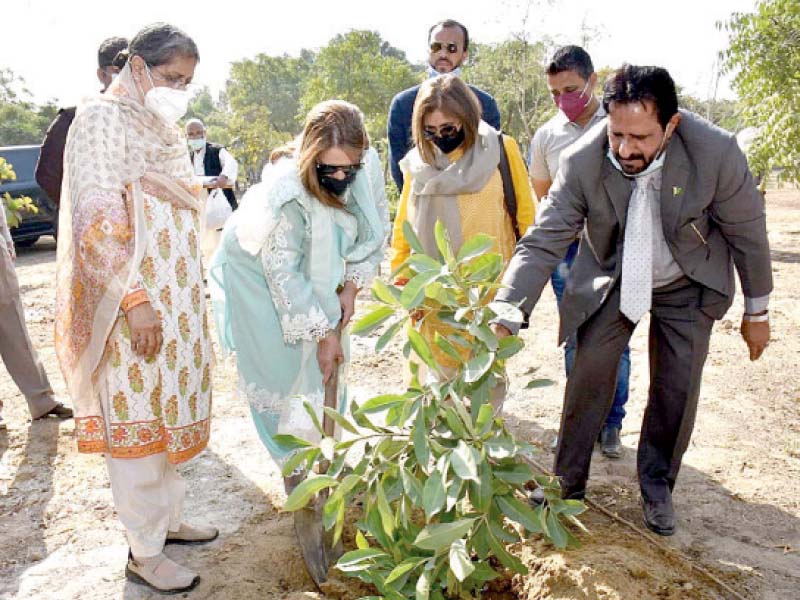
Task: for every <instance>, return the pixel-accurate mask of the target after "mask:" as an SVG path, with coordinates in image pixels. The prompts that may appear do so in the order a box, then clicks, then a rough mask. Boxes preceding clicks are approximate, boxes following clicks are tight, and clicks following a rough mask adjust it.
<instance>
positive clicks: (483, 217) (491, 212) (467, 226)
mask: <svg viewBox="0 0 800 600" xmlns="http://www.w3.org/2000/svg"><path fill="white" fill-rule="evenodd" d="M503 144H504V146H505V149H506V154H507V155H508V163H509V168H510V171H511V180H512V181H513V182H514V191H515V192H516V195H517V226H518V229H519V234H520V235H523V234H524V233H525V231H526V230H527V229H528V227H530V226H531V225H532V224H533V218H534V215H535V214H536V206H535V202H534V200H533V193H532V192H531V185H530V181H529V180H528V171H527V169H526V168H525V162H524V161H523V160H522V154H520V151H519V146H517V142H516V141H514V139H513V138H511V137H509V136H507V135H504V136H503ZM463 154H464V152H463V150H461V149H460V148H458V149H456V150H454V151H453V152H451V153H450V154H449V155H448V158H449V159H450V162H455V161H457V160H458V159H459V158H461V156H463ZM405 182H406V183H405V185H404V186H403V193H402V195H401V197H400V204H399V206H398V208H397V216H396V217H395V220H394V231H393V233H392V259H391V260H392V270H395V269H397V268H398V267H399V266H400V265H401V264H403V261H404V260H405V259H407V258H408V255H409V254H410V253H411V247H410V246H409V245H408V241H407V240H406V239H405V237H404V236H403V221H405V220H406V219H407V218H408V197H409V195H410V193H411V187H410V177H409V175H408V174H407V173H406V174H405ZM458 212H459V214H460V216H461V232H462V237H463V239H464V241H466V240H468V239H469V238H471V237H472V236H474V235H476V234H478V233H485V234H487V235H490V236H492V237H493V238H495V240H496V246H495V248H494V252H498V253H499V254H501V255H502V256H503V262H504V263H506V264H507V263H508V261H509V260H511V255H512V254H513V253H514V246H515V245H516V236H515V235H514V231H513V230H512V226H511V218H510V217H509V216H508V211H506V206H505V200H504V197H503V178H502V177H501V175H500V170H499V169H498V170H497V171H495V173H494V175H492V176H491V177H490V178H489V181H488V182H487V184H486V185H485V186H484V188H483V189H482V190H481V191H480V192H477V193H474V194H461V195H459V196H458ZM454 251H455V252H458V248H454Z"/></svg>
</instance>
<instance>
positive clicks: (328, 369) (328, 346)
mask: <svg viewBox="0 0 800 600" xmlns="http://www.w3.org/2000/svg"><path fill="white" fill-rule="evenodd" d="M317 362H318V363H319V370H320V371H322V383H323V384H326V383H328V381H329V380H330V378H331V377H332V376H333V373H334V369H336V368H337V367H338V366H339V365H340V364H341V363H343V362H344V352H343V351H342V344H341V342H340V341H339V336H337V335H336V333H335V332H334V331H331V332H330V333H328V335H326V336H325V337H324V338H322V339H321V340H320V341H319V345H318V346H317Z"/></svg>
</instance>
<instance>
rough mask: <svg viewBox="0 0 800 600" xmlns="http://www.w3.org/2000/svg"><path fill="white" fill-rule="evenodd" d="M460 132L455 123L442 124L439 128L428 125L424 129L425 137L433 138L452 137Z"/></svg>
mask: <svg viewBox="0 0 800 600" xmlns="http://www.w3.org/2000/svg"><path fill="white" fill-rule="evenodd" d="M457 133H458V127H457V126H455V125H442V126H441V127H439V129H436V128H435V127H426V128H425V129H423V130H422V135H423V136H425V139H427V140H432V139H433V138H435V137H441V138H451V137H453V136H455V135H456V134H457Z"/></svg>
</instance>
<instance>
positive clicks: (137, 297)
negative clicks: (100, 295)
mask: <svg viewBox="0 0 800 600" xmlns="http://www.w3.org/2000/svg"><path fill="white" fill-rule="evenodd" d="M145 302H150V298H148V297H147V292H146V291H145V290H136V291H134V292H131V293H129V294H128V295H127V296H125V297H124V298H123V299H122V304H121V306H120V308H121V309H122V312H124V313H126V314H127V313H128V311H130V310H131V309H132V308H133V307H135V306H139V305H140V304H144V303H145Z"/></svg>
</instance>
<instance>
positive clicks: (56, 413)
mask: <svg viewBox="0 0 800 600" xmlns="http://www.w3.org/2000/svg"><path fill="white" fill-rule="evenodd" d="M48 417H54V418H56V419H71V418H72V417H73V413H72V409H71V408H69V407H67V406H64V405H63V404H61V402H59V403H58V404H56V405H55V406H54V407H53V408H51V409H50V410H48V411H47V412H46V413H44V414H43V415H42V416H40V417H36V419H37V420H38V419H47V418H48Z"/></svg>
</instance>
